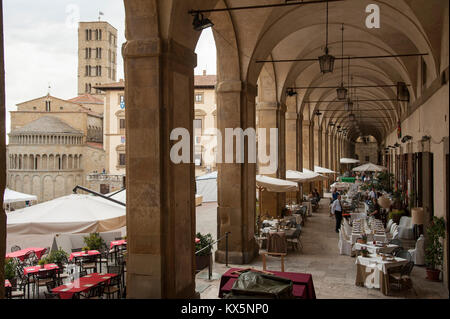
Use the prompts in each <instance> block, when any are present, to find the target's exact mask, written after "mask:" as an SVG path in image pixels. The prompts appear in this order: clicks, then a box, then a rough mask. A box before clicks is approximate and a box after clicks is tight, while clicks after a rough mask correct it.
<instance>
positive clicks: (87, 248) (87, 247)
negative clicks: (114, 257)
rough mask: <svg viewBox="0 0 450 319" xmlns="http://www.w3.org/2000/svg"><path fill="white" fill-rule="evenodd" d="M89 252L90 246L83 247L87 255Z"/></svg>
mask: <svg viewBox="0 0 450 319" xmlns="http://www.w3.org/2000/svg"><path fill="white" fill-rule="evenodd" d="M89 250H90V249H89V246H84V247H83V252H84V253H85V254H87V253H88V251H89Z"/></svg>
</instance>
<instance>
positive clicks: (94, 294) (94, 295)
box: [80, 283, 105, 299]
mask: <svg viewBox="0 0 450 319" xmlns="http://www.w3.org/2000/svg"><path fill="white" fill-rule="evenodd" d="M104 290H105V284H104V283H102V284H99V285H97V286H95V287H92V288H91V289H89V291H88V292H87V294H84V293H80V296H81V297H83V299H102V296H103V292H104Z"/></svg>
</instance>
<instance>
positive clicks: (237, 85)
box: [216, 80, 242, 93]
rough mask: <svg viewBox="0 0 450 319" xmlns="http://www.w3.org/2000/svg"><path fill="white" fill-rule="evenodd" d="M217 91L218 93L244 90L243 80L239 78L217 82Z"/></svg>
mask: <svg viewBox="0 0 450 319" xmlns="http://www.w3.org/2000/svg"><path fill="white" fill-rule="evenodd" d="M216 92H217V93H232V92H242V82H241V81H237V80H236V81H233V80H229V81H221V82H217V84H216Z"/></svg>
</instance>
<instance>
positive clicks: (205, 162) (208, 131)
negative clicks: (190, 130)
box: [194, 88, 217, 176]
mask: <svg viewBox="0 0 450 319" xmlns="http://www.w3.org/2000/svg"><path fill="white" fill-rule="evenodd" d="M194 94H195V95H197V94H203V103H198V102H195V106H194V107H195V119H201V120H202V138H201V140H200V145H202V146H203V147H205V146H206V145H207V144H209V143H213V144H216V143H217V139H216V134H214V133H213V130H212V129H214V128H216V127H217V113H216V109H217V104H216V91H215V89H213V88H205V89H200V88H196V89H195V90H194ZM194 100H195V99H194ZM203 149H204V148H203ZM208 166H209V167H210V168H211V169H212V170H215V167H216V162H215V160H213V159H212V158H208V157H207V156H205V155H204V156H203V157H202V165H201V166H195V172H196V176H199V175H203V174H205V173H206V168H207V167H208Z"/></svg>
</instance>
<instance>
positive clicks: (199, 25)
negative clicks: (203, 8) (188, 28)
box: [192, 12, 214, 31]
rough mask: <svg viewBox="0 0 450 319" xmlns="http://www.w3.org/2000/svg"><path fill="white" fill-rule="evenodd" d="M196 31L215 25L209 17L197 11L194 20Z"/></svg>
mask: <svg viewBox="0 0 450 319" xmlns="http://www.w3.org/2000/svg"><path fill="white" fill-rule="evenodd" d="M192 25H193V27H194V30H195V31H202V30H204V29H207V28H210V27H212V26H214V23H212V22H211V20H209V19H208V18H205V17H203V14H202V13H199V12H196V13H195V14H194V21H193V22H192Z"/></svg>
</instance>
